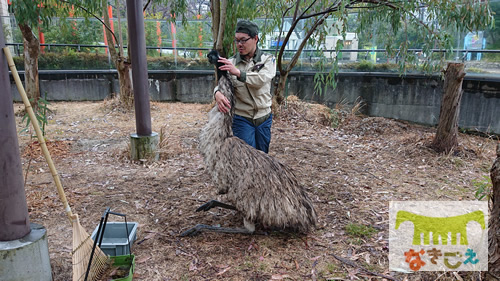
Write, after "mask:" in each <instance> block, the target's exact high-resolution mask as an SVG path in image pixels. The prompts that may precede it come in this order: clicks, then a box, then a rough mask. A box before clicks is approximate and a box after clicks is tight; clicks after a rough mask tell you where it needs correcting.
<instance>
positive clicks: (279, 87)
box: [273, 71, 290, 105]
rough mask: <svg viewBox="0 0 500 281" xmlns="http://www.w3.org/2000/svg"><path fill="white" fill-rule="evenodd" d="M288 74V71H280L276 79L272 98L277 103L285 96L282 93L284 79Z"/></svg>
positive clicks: (284, 86) (284, 83)
mask: <svg viewBox="0 0 500 281" xmlns="http://www.w3.org/2000/svg"><path fill="white" fill-rule="evenodd" d="M288 74H290V72H288V71H283V72H281V74H280V78H279V80H278V85H277V86H276V87H275V88H274V98H275V102H276V103H277V105H281V104H282V103H283V101H284V100H285V96H284V94H283V93H284V92H285V88H286V79H287V78H288ZM273 104H274V102H273Z"/></svg>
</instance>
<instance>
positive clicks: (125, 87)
mask: <svg viewBox="0 0 500 281" xmlns="http://www.w3.org/2000/svg"><path fill="white" fill-rule="evenodd" d="M115 64H116V70H117V71H118V80H119V81H120V104H121V105H122V106H123V107H124V108H127V109H130V108H132V106H133V105H134V90H133V87H132V79H131V74H132V73H131V67H132V65H131V64H130V62H128V61H127V60H124V59H123V58H122V57H118V59H117V61H116V63H115Z"/></svg>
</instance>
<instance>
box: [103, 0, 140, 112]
mask: <svg viewBox="0 0 500 281" xmlns="http://www.w3.org/2000/svg"><path fill="white" fill-rule="evenodd" d="M102 9H103V16H104V23H105V24H106V26H108V27H109V26H110V21H109V15H108V1H107V0H103V1H102ZM105 29H106V41H107V42H106V43H107V44H108V51H109V55H110V56H111V60H112V61H113V63H114V64H115V67H116V70H117V72H118V81H120V95H119V100H120V105H121V106H122V107H123V108H125V109H131V108H132V106H133V105H134V90H133V88H132V75H131V63H130V61H129V60H128V58H126V57H125V55H124V54H123V48H120V51H119V52H116V47H115V43H114V41H113V38H115V37H114V34H113V33H112V32H111V30H109V28H105ZM118 43H119V44H120V46H121V45H122V44H123V42H118Z"/></svg>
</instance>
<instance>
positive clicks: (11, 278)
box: [0, 223, 52, 281]
mask: <svg viewBox="0 0 500 281" xmlns="http://www.w3.org/2000/svg"><path fill="white" fill-rule="evenodd" d="M30 227H31V232H30V233H29V234H28V235H26V236H24V237H23V238H21V239H17V240H13V241H0V279H1V280H2V281H24V280H39V281H51V280H52V271H51V268H50V258H49V248H48V244H47V230H46V229H45V227H43V226H42V225H39V224H35V223H31V224H30Z"/></svg>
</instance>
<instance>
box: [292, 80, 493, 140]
mask: <svg viewBox="0 0 500 281" xmlns="http://www.w3.org/2000/svg"><path fill="white" fill-rule="evenodd" d="M313 85H314V75H313V74H309V73H295V75H293V76H292V77H290V84H289V93H290V94H294V95H297V96H299V97H300V98H301V99H304V100H311V101H316V102H320V103H325V104H326V105H328V106H330V107H333V106H334V105H335V104H336V103H338V102H340V101H343V102H347V103H348V104H350V105H353V104H354V103H356V102H357V101H358V99H361V100H362V101H363V102H364V103H365V106H364V107H363V108H362V113H363V114H366V115H369V116H381V117H387V118H394V119H399V120H407V121H411V122H416V123H421V124H426V125H435V124H437V122H438V121H439V111H440V106H441V96H442V87H443V81H442V80H441V79H440V78H439V77H437V76H430V77H429V76H423V75H407V76H405V77H404V78H401V77H399V75H397V74H389V73H340V74H339V79H338V84H337V88H336V89H335V90H331V88H330V89H328V90H327V94H322V95H319V94H318V93H314V92H313V91H312V90H311V89H313ZM462 88H463V91H464V92H463V96H462V102H461V107H460V116H459V126H460V127H461V128H467V129H477V130H479V131H481V132H494V133H496V134H498V133H500V77H493V76H490V77H487V76H484V75H467V76H466V78H465V80H464V83H463V87H462Z"/></svg>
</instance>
